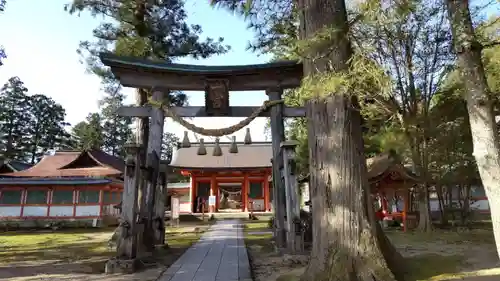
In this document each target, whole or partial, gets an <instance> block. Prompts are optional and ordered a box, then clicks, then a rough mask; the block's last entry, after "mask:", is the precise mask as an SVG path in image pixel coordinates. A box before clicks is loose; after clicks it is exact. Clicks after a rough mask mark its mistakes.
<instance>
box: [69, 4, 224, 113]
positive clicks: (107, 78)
mask: <svg viewBox="0 0 500 281" xmlns="http://www.w3.org/2000/svg"><path fill="white" fill-rule="evenodd" d="M66 9H67V11H69V12H70V13H71V14H73V13H75V12H81V11H89V12H90V13H91V14H92V15H94V16H104V18H105V19H106V20H108V21H107V22H104V23H102V24H101V25H99V26H98V27H97V28H96V29H94V32H93V35H94V37H95V39H96V41H95V42H91V41H83V42H81V43H80V48H79V52H80V53H81V54H82V55H84V56H85V58H86V63H87V66H88V68H89V70H90V71H91V72H93V73H95V74H96V75H98V76H100V77H101V78H102V81H103V83H104V84H105V85H106V87H110V86H111V85H112V84H113V83H116V80H115V79H113V76H112V74H111V73H110V71H109V70H108V69H106V68H104V67H103V65H102V63H101V62H100V59H99V53H100V52H114V53H116V54H118V55H125V56H135V57H143V58H151V59H159V60H164V61H167V62H171V61H173V60H175V59H176V58H179V57H185V56H192V57H195V58H199V57H201V58H206V57H208V56H210V55H212V54H221V53H224V52H226V51H227V49H228V47H227V46H222V45H221V42H222V41H223V39H222V38H219V39H218V40H213V39H211V38H207V39H205V41H201V40H200V34H201V31H202V30H201V27H200V26H199V25H191V26H190V25H188V24H187V23H186V17H187V15H186V12H185V10H184V1H181V0H173V1H148V0H109V1H86V0H73V1H72V3H71V4H69V5H67V6H66ZM169 100H170V101H171V102H172V103H173V104H182V103H184V101H185V95H183V94H181V93H179V92H172V93H170V97H169Z"/></svg>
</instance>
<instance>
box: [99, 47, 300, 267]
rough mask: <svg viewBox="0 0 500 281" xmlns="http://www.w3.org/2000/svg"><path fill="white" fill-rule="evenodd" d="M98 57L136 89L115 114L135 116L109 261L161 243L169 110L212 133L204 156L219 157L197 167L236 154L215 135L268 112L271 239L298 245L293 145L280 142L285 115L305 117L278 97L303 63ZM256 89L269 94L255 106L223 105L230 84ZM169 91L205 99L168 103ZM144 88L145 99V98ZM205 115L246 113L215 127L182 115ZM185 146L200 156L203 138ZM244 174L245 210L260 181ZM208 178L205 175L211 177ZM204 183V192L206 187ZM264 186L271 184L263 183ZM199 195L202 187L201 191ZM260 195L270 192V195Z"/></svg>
mask: <svg viewBox="0 0 500 281" xmlns="http://www.w3.org/2000/svg"><path fill="white" fill-rule="evenodd" d="M100 59H101V61H102V63H103V64H104V65H106V66H108V67H110V68H111V72H112V73H113V75H114V77H115V78H117V79H118V80H119V81H120V83H121V84H122V85H123V86H125V87H133V88H137V89H139V90H138V91H137V104H136V106H133V107H123V108H121V109H119V110H118V114H119V115H121V116H127V117H135V118H136V127H137V128H138V131H137V134H136V141H135V143H131V144H129V145H128V151H127V152H128V156H127V161H126V164H127V169H126V173H125V180H124V182H125V188H124V189H125V190H124V194H123V212H122V221H123V223H122V224H121V227H122V228H123V232H124V233H126V235H123V236H122V238H121V239H122V241H120V243H118V244H119V247H118V249H117V251H118V255H117V256H118V257H121V258H120V261H119V262H116V264H119V265H120V266H121V265H124V264H125V265H126V264H127V262H125V261H124V260H128V261H129V262H130V264H129V266H133V264H134V259H135V258H136V257H137V256H138V255H140V252H141V251H148V252H151V251H152V250H153V249H154V247H155V245H163V244H164V243H165V231H164V225H163V224H164V216H165V202H164V200H165V196H164V193H165V192H166V190H165V189H166V188H165V187H166V182H165V178H166V177H165V174H164V173H163V174H162V173H160V170H159V160H160V152H161V147H162V136H163V127H164V119H165V117H171V118H172V119H173V120H174V121H176V122H178V123H179V124H181V125H182V126H184V127H185V128H186V129H188V130H190V131H193V132H195V133H197V134H200V135H205V136H212V137H217V139H216V141H215V145H214V148H213V151H211V153H210V154H211V155H210V156H211V157H218V158H219V160H218V161H213V163H214V164H213V165H212V166H210V167H206V166H205V167H200V168H205V169H212V170H214V171H217V170H220V169H222V168H225V167H223V166H220V164H221V163H225V162H224V159H223V158H225V157H229V158H231V157H233V156H230V155H236V154H238V153H240V151H239V149H240V147H237V145H236V144H235V145H231V147H230V149H229V150H228V151H222V149H221V147H220V144H219V139H218V137H221V136H226V135H230V134H233V133H234V132H236V131H238V130H240V129H242V128H244V127H245V126H247V125H249V124H250V122H252V121H253V120H254V119H255V118H256V117H259V116H260V117H269V118H270V123H271V136H272V159H265V161H268V162H271V160H272V171H271V174H272V186H273V188H272V190H273V192H274V194H273V196H272V198H274V202H273V203H274V206H273V210H274V213H275V240H276V245H277V247H279V248H285V247H288V248H289V249H290V250H292V251H296V248H300V247H301V246H300V243H297V239H298V238H297V233H298V231H296V227H297V225H296V224H295V223H294V221H295V220H298V218H299V212H300V206H299V200H298V188H297V186H298V184H297V179H296V176H295V173H294V170H293V169H294V167H295V164H294V148H295V146H296V144H295V143H293V142H286V141H285V130H284V118H285V117H304V116H305V109H304V108H302V107H286V106H284V100H283V99H282V94H283V90H284V89H289V88H296V87H299V86H300V84H301V81H302V78H303V67H302V65H301V64H300V63H298V62H296V61H282V62H273V63H268V64H260V65H241V66H200V65H182V64H171V63H164V62H157V61H152V60H146V59H139V58H130V57H121V56H116V55H113V54H101V55H100ZM256 90H257V91H258V90H263V91H266V94H267V95H268V97H269V100H268V101H266V102H264V103H263V105H262V106H259V107H252V106H240V107H236V106H230V104H229V92H230V91H256ZM169 91H204V93H205V106H204V107H199V106H198V107H195V106H187V107H172V106H171V105H170V101H169V100H168V92H169ZM148 95H149V96H151V98H149V99H148ZM210 116H219V117H221V116H226V117H245V119H244V120H243V121H241V122H239V123H237V124H235V125H233V126H230V127H228V128H221V129H205V128H201V127H198V126H196V125H194V124H192V123H190V122H189V121H187V120H185V119H183V118H185V117H210ZM246 142H247V140H245V143H246ZM233 143H236V142H235V140H234V139H233ZM182 146H184V147H190V146H191V144H190V143H184V140H183V144H182ZM243 147H244V146H242V147H241V148H243ZM191 153H193V154H192V157H196V156H197V155H198V156H200V157H198V158H199V159H201V158H202V157H201V156H203V155H205V157H210V156H209V153H208V151H207V149H206V148H205V147H204V142H203V140H202V139H200V145H199V149H198V150H196V151H193V152H191ZM253 160H256V157H255V156H253V155H252V154H250V156H249V157H248V159H244V161H248V162H251V161H253ZM261 160H262V159H261ZM256 162H258V161H256ZM218 165H219V166H218ZM190 168H193V167H190ZM237 168H241V167H237ZM261 168H266V167H261ZM191 170H192V169H191ZM249 176H250V175H249V174H248V173H247V174H246V175H244V177H246V180H245V184H244V185H243V186H242V188H241V190H242V191H241V193H242V195H241V199H240V200H241V201H242V202H241V205H242V207H241V209H242V210H244V211H246V210H248V208H247V206H246V205H247V202H248V198H249V197H252V196H254V197H258V195H256V194H251V191H252V190H251V189H252V188H253V189H254V190H255V192H257V190H263V189H262V186H263V185H255V184H254V185H253V186H254V187H251V184H250V179H249ZM214 178H215V177H214V176H212V179H211V180H213V179H214ZM266 181H267V179H266ZM266 181H263V182H264V183H265V182H266ZM211 183H213V182H212V181H211ZM217 187H218V185H215V184H211V188H210V195H215V194H220V192H217V190H215V189H218V188H217ZM235 188H236V187H232V188H229V187H227V188H226V189H225V190H226V192H227V194H228V196H227V201H228V204H229V202H230V201H232V202H233V203H234V205H236V204H237V203H236V202H238V201H237V200H236V198H237V196H236V195H235V194H237V191H236V190H235ZM220 189H224V187H222V188H220ZM220 189H219V190H220ZM194 190H197V189H194ZM200 190H201V189H200ZM203 190H204V191H206V188H205V189H203ZM267 190H270V188H269V187H268V188H267ZM214 192H215V193H214ZM231 192H233V194H234V196H233V197H231V196H230V194H231ZM203 196H206V194H205V193H204V194H203ZM210 197H212V196H210ZM267 197H268V198H269V197H270V196H269V194H268V195H267ZM139 198H140V200H139ZM224 198H226V197H225V196H224ZM231 198H233V199H234V200H233V199H231ZM220 200H221V198H220V196H219V200H216V201H215V205H219V206H216V208H217V209H218V207H220ZM252 202H253V201H252ZM285 206H286V207H285ZM285 218H286V219H285ZM138 253H139V254H138ZM110 262H111V261H110Z"/></svg>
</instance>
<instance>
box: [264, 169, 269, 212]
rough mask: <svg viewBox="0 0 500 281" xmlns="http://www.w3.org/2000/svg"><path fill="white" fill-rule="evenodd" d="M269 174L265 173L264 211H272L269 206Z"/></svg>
mask: <svg viewBox="0 0 500 281" xmlns="http://www.w3.org/2000/svg"><path fill="white" fill-rule="evenodd" d="M268 179H269V174H268V173H267V172H266V173H265V174H264V211H266V212H267V211H270V208H269V203H270V202H269V180H268Z"/></svg>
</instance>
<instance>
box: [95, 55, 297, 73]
mask: <svg viewBox="0 0 500 281" xmlns="http://www.w3.org/2000/svg"><path fill="white" fill-rule="evenodd" d="M100 58H101V61H102V62H103V63H104V64H105V65H107V66H112V67H113V66H116V67H128V68H130V67H137V68H142V69H149V70H157V71H166V72H176V73H187V74H193V73H195V74H205V75H210V74H212V75H234V74H238V73H240V72H241V73H248V72H252V71H260V70H280V69H283V68H296V69H297V70H300V73H301V71H302V65H301V64H300V63H299V62H298V61H277V62H271V63H263V64H253V65H190V64H177V63H166V62H164V61H154V60H147V59H141V58H136V57H126V56H117V55H114V54H111V53H101V54H100Z"/></svg>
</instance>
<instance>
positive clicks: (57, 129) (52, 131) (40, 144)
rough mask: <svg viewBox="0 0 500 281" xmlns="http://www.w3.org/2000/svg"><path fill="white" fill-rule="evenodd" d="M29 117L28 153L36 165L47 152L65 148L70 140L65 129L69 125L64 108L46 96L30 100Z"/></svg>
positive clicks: (35, 96)
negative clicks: (65, 119)
mask: <svg viewBox="0 0 500 281" xmlns="http://www.w3.org/2000/svg"><path fill="white" fill-rule="evenodd" d="M29 117H30V121H29V126H28V130H27V133H28V134H29V135H30V139H29V142H28V144H27V152H28V153H29V154H30V155H29V157H30V161H31V163H33V164H34V163H36V162H37V160H38V159H40V158H41V157H42V156H43V154H44V153H45V152H46V151H47V150H49V149H57V148H60V147H64V145H65V144H66V142H67V140H68V138H69V134H68V133H67V132H66V130H65V127H66V126H68V125H69V124H68V123H66V122H65V121H64V118H65V117H66V111H65V110H64V108H63V107H62V106H61V105H60V104H58V103H56V102H55V101H54V100H53V99H51V98H49V97H47V96H45V95H33V96H31V97H30V98H29Z"/></svg>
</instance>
